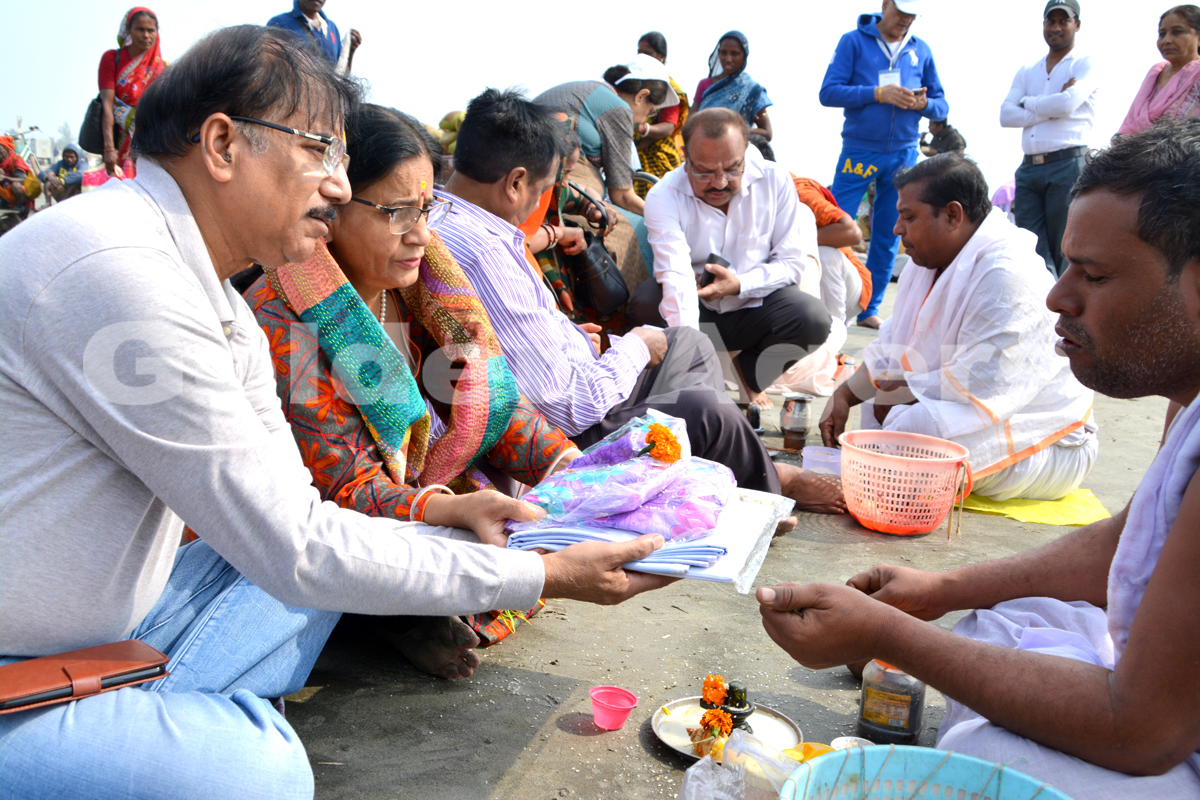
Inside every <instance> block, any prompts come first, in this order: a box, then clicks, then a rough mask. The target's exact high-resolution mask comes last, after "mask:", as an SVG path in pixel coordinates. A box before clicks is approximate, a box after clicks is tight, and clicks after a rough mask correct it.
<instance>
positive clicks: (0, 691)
mask: <svg viewBox="0 0 1200 800" xmlns="http://www.w3.org/2000/svg"><path fill="white" fill-rule="evenodd" d="M168 660H169V659H168V658H167V657H166V656H165V655H163V654H162V653H160V652H159V651H157V650H155V649H154V648H153V647H151V646H150V645H148V644H146V643H145V642H140V641H138V640H137V639H127V640H125V641H123V642H113V643H112V644H102V645H99V646H97V647H85V648H83V649H82V650H71V651H70V652H67V653H56V654H55V655H51V656H41V657H40V658H30V659H28V660H26V661H19V662H17V663H16V664H8V665H7V666H3V667H0V714H11V713H12V712H14V711H24V710H26V709H29V708H38V707H40V706H48V705H53V704H54V703H65V702H67V701H68V700H78V699H79V698H81V697H90V696H91V695H94V694H100V693H102V692H111V691H113V690H114V689H123V688H124V687H126V686H134V685H136V684H139V683H145V682H146V681H155V680H158V679H159V678H165V677H166V676H167V675H168V674H169V673H168V672H167V661H168Z"/></svg>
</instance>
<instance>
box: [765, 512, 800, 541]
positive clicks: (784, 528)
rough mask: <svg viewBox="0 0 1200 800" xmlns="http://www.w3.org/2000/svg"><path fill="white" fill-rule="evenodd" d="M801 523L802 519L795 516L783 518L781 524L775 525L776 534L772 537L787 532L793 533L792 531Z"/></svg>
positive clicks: (773, 537)
mask: <svg viewBox="0 0 1200 800" xmlns="http://www.w3.org/2000/svg"><path fill="white" fill-rule="evenodd" d="M799 524H800V520H798V519H796V518H795V517H788V518H787V519H781V520H779V524H778V525H776V526H775V534H774V536H772V537H771V538H772V539H775V538H778V537H780V536H783V535H784V534H785V533H791V532H792V531H794V530H796V526H797V525H799Z"/></svg>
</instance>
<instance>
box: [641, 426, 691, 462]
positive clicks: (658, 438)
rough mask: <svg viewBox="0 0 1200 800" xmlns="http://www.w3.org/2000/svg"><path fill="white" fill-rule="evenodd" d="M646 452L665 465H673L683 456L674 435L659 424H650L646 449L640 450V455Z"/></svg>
mask: <svg viewBox="0 0 1200 800" xmlns="http://www.w3.org/2000/svg"><path fill="white" fill-rule="evenodd" d="M646 452H649V453H650V455H652V456H654V457H655V458H656V459H658V460H659V461H663V462H665V463H667V464H674V463H675V462H676V461H678V460H679V458H680V456H681V455H682V454H683V452H682V450H681V449H680V447H679V440H678V439H676V438H675V434H673V433H671V429H670V428H668V427H667V426H666V425H663V424H662V423H659V422H653V423H651V424H650V431H649V433H647V434H646V447H645V449H643V450H642V453H646ZM638 455H641V453H639V454H638Z"/></svg>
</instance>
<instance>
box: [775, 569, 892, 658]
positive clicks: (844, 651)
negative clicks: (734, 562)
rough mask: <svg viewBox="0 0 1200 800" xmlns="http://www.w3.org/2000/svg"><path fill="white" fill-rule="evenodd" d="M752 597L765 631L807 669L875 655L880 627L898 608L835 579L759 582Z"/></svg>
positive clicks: (882, 626)
mask: <svg viewBox="0 0 1200 800" xmlns="http://www.w3.org/2000/svg"><path fill="white" fill-rule="evenodd" d="M756 597H757V598H758V602H759V603H760V607H759V611H760V613H761V614H762V623H763V628H765V629H766V631H767V635H768V636H770V637H771V640H772V641H774V642H775V644H777V645H779V646H780V647H781V648H783V650H784V651H785V652H786V653H787V654H788V655H790V656H791V657H792V658H793V659H795V660H796V661H798V662H799V663H801V664H803V665H804V666H806V667H809V668H810V669H825V668H827V667H836V666H840V665H842V664H850V663H854V662H856V661H865V660H868V659H871V658H874V657H875V656H874V654H875V651H876V649H877V642H878V640H879V638H880V633H881V631H882V630H883V629H884V628H885V627H886V626H887V625H888V620H889V618H891V617H892V616H893V615H894V614H896V613H897V612H896V611H895V610H894V609H892V608H890V607H889V606H886V605H884V604H883V603H880V602H878V601H876V600H873V599H871V598H870V597H867V596H866V595H865V594H863V593H862V592H860V591H858V590H857V589H854V588H851V587H849V586H843V585H841V584H837V583H809V584H805V585H803V586H802V585H800V584H796V583H782V584H779V585H777V586H763V587H760V588H759V590H758V592H757V594H756Z"/></svg>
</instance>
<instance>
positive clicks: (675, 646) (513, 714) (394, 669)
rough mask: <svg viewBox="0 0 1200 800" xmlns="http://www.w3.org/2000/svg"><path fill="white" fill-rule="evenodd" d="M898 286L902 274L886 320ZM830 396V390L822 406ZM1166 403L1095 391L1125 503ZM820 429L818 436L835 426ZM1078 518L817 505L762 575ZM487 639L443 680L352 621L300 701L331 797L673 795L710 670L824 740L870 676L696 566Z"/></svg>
mask: <svg viewBox="0 0 1200 800" xmlns="http://www.w3.org/2000/svg"><path fill="white" fill-rule="evenodd" d="M894 293H895V285H894V284H893V285H892V286H891V287H890V289H889V292H888V302H887V303H885V306H884V315H885V316H886V315H887V314H888V313H890V302H891V299H892V297H893V296H894ZM873 336H874V331H869V330H867V329H865V328H858V327H852V328H851V329H850V338H849V341H848V342H847V344H846V347H845V351H846V352H848V353H851V354H853V355H855V356H856V357H857V356H859V355H860V353H861V350H862V348H863V346H865V345H866V343H867V342H869V341H870V340H871V339H872V338H873ZM860 363H861V360H860ZM778 408H779V404H778V403H776V409H775V410H774V411H773V412H770V413H767V414H764V415H763V416H764V422H765V423H766V424H767V425H768V426H770V430H769V432H768V435H767V437H766V440H767V443H768V444H769V445H770V444H773V445H775V446H779V445H780V444H781V441H780V438H779V435H778ZM822 408H823V401H820V400H819V401H818V404H817V407H816V413H817V414H818V415H819V413H820V410H821V409H822ZM1165 411H1166V401H1165V400H1161V399H1158V398H1153V399H1144V400H1134V401H1118V400H1110V399H1108V398H1104V397H1097V398H1096V415H1097V419H1098V421H1099V423H1100V426H1101V428H1100V436H1101V448H1100V457H1099V460H1098V462H1097V464H1096V467H1095V468H1094V469H1093V471H1092V473H1091V475H1090V476H1089V478H1088V479H1087V481H1086V482H1085V483H1084V486H1085V487H1086V488H1090V489H1091V490H1092V491H1094V492H1095V493H1096V495H1097V496H1098V497H1099V498H1100V500H1101V501H1102V502H1103V503H1104V505H1105V506H1106V507H1107V508H1108V509H1109V510H1110V511H1116V510H1118V509H1119V508H1121V507H1122V506H1123V505H1124V504H1125V503H1126V502H1127V501H1128V500H1129V498H1130V496H1131V495H1132V493H1133V490H1134V489H1135V488H1136V486H1137V483H1138V481H1139V480H1140V479H1141V476H1142V474H1143V473H1144V471H1145V469H1146V468H1147V467H1148V466H1149V464H1150V462H1151V460H1152V459H1153V457H1154V454H1155V452H1156V450H1157V447H1158V442H1159V438H1160V436H1161V432H1162V420H1163V415H1164V413H1165ZM852 422H854V423H855V424H857V410H856V414H855V417H853V418H852ZM809 443H810V444H820V437H819V434H817V433H816V432H815V431H814V432H813V434H812V435H811V436H810V437H809ZM1068 530H1070V529H1068V528H1058V527H1051V526H1045V525H1034V524H1025V523H1020V522H1015V521H1013V520H1009V519H1005V518H1003V517H993V516H984V515H980V514H967V515H966V516H965V519H964V521H963V525H962V537H961V538H958V539H954V540H953V541H947V539H946V535H945V527H942V528H941V529H940V530H939V531H937V532H935V533H932V534H929V535H928V536H925V537H920V538H898V537H890V536H885V535H882V534H877V533H873V532H871V531H868V530H866V529H865V528H863V527H861V526H859V525H858V524H857V523H856V522H855V521H854V519H853V518H851V517H849V516H842V517H830V516H819V515H814V514H801V515H800V524H799V526H798V527H797V528H796V530H795V531H793V532H792V533H790V534H789V535H787V536H786V537H783V538H780V539H778V540H776V541H775V542H774V544H773V545H772V546H771V550H770V553H769V554H768V556H767V559H766V562H765V563H764V564H763V567H762V570H761V571H760V572H759V575H758V580H757V581H756V583H755V585H756V586H759V585H765V584H773V583H777V582H781V581H789V580H790V581H799V582H808V581H839V582H844V581H845V580H847V579H848V578H849V577H850V576H852V575H854V574H855V573H857V572H859V571H861V570H863V569H866V568H868V567H870V566H871V565H872V564H875V563H878V562H881V561H889V562H894V563H901V564H906V565H911V566H914V567H920V568H924V569H934V570H942V569H950V568H953V567H957V566H960V565H963V564H967V563H971V562H974V561H979V560H984V559H990V558H998V557H1001V556H1007V555H1010V554H1013V553H1018V552H1021V551H1024V550H1028V549H1030V548H1034V547H1037V546H1040V545H1042V544H1045V543H1046V542H1049V541H1051V540H1053V539H1055V538H1057V537H1059V536H1061V535H1063V534H1064V533H1066V532H1067V531H1068ZM956 620H957V616H955V617H951V618H947V619H945V620H942V621H941V622H940V623H939V624H943V625H945V626H947V627H948V626H950V625H952V624H953V623H954V621H956ZM481 653H482V657H483V665H482V666H481V667H480V668H479V669H478V670H477V671H476V673H475V675H474V677H472V678H469V679H465V680H458V681H453V682H451V681H445V680H439V679H436V678H433V677H430V676H428V675H425V674H423V673H420V672H418V671H417V670H415V669H413V668H412V667H410V666H408V665H407V663H405V662H404V661H403V660H402V659H400V658H398V657H396V656H394V655H393V654H392V653H390V652H389V650H388V648H387V646H385V645H383V644H381V643H379V642H377V641H371V640H366V639H364V638H363V637H362V635H361V634H355V633H354V632H352V631H350V630H348V629H343V628H339V630H338V631H337V632H335V634H334V637H333V638H332V639H331V641H330V643H329V645H328V646H327V647H326V649H325V652H324V654H323V655H322V657H321V659H320V661H319V662H318V664H317V667H316V669H315V670H314V671H313V673H312V675H311V677H310V678H309V681H308V686H307V688H305V689H304V690H303V691H302V692H300V693H299V694H298V695H295V696H293V697H291V698H289V699H288V705H287V714H288V719H289V721H290V722H291V723H292V724H293V725H294V726H295V728H296V730H297V732H298V733H299V735H300V737H301V739H302V740H303V741H304V744H305V745H306V747H307V748H308V753H309V758H310V760H311V762H312V766H313V771H314V773H315V775H316V787H317V788H316V796H317V797H318V798H320V799H321V800H391V799H392V798H413V799H414V800H424V798H437V799H438V800H460V799H462V800H477V799H482V798H520V799H521V800H530V799H534V800H543V799H546V798H564V797H569V798H605V799H606V800H607V799H608V798H614V799H615V798H657V797H661V798H674V797H676V795H677V793H678V791H679V786H680V782H681V780H682V778H683V772H684V770H686V769H687V768H688V767H689V766H690V765H691V764H692V763H693V761H692V759H690V758H686V757H684V756H682V755H679V754H677V753H675V752H674V751H673V750H671V749H669V748H667V747H666V746H665V745H663V744H662V743H661V742H659V741H658V739H657V738H656V737H655V735H654V733H653V731H652V730H651V727H650V718H651V716H652V714H653V713H654V711H655V710H656V709H657V708H658V707H659V706H661V705H662V704H664V703H666V702H668V701H671V700H675V699H678V698H682V697H689V696H693V695H698V694H699V693H700V684H701V682H702V681H703V679H704V676H705V674H707V673H709V672H714V673H720V674H722V675H724V676H725V677H726V678H727V679H731V680H733V679H740V680H742V681H745V682H746V683H747V684H748V687H749V694H750V697H751V699H753V700H755V701H756V702H758V703H760V704H765V705H767V706H770V707H772V708H775V709H777V710H778V711H781V712H783V713H784V714H786V715H787V716H789V717H790V718H791V719H793V720H795V721H796V722H797V723H798V724H799V726H800V727H801V729H802V730H803V732H804V737H805V739H806V740H808V741H815V742H829V741H830V740H831V739H833V738H835V737H838V736H843V735H847V734H852V733H853V732H854V723H855V719H856V716H857V704H858V696H859V688H858V683H857V682H856V681H855V680H853V679H852V678H851V677H850V676H849V674H848V673H847V672H846V671H845V669H843V668H837V669H830V670H822V671H813V670H810V669H806V668H804V667H801V666H800V665H798V664H797V663H795V662H794V661H792V660H791V659H790V658H788V657H787V656H786V655H785V654H784V653H783V651H781V650H779V649H778V648H776V647H775V646H774V644H773V643H772V642H771V641H770V639H768V637H767V635H766V633H765V632H764V631H763V629H762V626H761V624H760V622H759V614H758V604H757V603H756V602H755V601H754V599H753V594H750V595H739V594H737V593H736V592H734V590H733V589H732V588H731V587H729V586H726V585H718V584H711V583H705V582H702V581H686V580H685V581H680V582H678V583H675V584H673V585H671V586H669V587H667V588H665V589H662V590H660V591H657V592H651V593H649V594H644V595H641V596H638V597H635V598H633V599H632V600H629V601H627V602H626V603H624V604H622V605H620V606H616V607H611V608H601V607H598V606H592V605H588V604H584V603H578V602H572V601H564V600H549V601H548V602H547V604H546V608H545V610H543V611H542V613H541V614H539V615H538V616H537V617H535V618H534V619H533V624H532V625H521V628H520V630H519V631H518V632H517V633H516V635H514V636H510V637H509V638H508V639H506V640H505V641H503V642H500V643H499V644H497V645H496V646H494V647H492V648H490V649H487V650H484V651H481ZM596 684H616V685H619V686H623V687H625V688H627V689H629V690H631V691H633V692H634V693H636V694H637V695H638V696H639V698H640V705H639V706H638V707H637V708H636V709H635V710H634V712H633V715H632V716H631V717H630V719H629V721H628V722H627V723H626V725H625V727H624V728H623V729H621V730H618V731H611V732H609V731H602V730H600V729H599V728H597V727H596V726H595V725H594V724H593V723H592V712H591V702H590V699H589V697H588V689H589V688H591V687H592V686H594V685H596ZM944 710H945V703H944V701H943V699H942V697H941V696H940V695H938V694H937V693H936V692H935V691H933V690H930V691H929V693H928V696H927V699H926V711H925V723H926V727H925V731H924V732H923V733H922V735H921V741H920V743H921V744H923V745H930V746H931V745H932V744H933V742H934V739H935V737H936V735H937V727H938V725H939V724H940V722H941V719H942V716H943V714H944Z"/></svg>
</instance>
